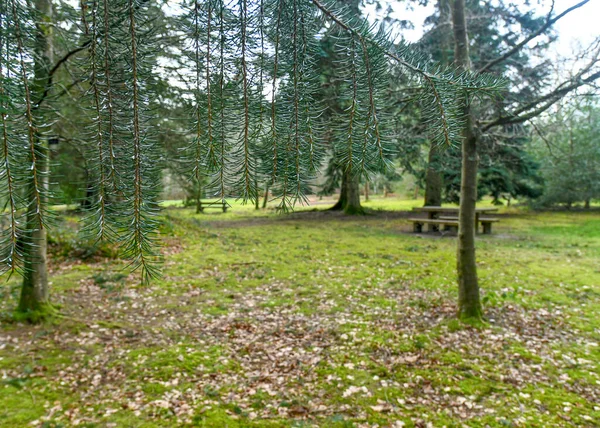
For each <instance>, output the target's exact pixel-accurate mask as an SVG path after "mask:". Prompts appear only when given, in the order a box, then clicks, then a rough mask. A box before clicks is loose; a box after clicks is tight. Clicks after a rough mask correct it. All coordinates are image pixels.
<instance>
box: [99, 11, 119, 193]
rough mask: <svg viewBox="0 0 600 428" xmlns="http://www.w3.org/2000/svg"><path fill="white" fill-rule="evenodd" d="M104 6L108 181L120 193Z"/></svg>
mask: <svg viewBox="0 0 600 428" xmlns="http://www.w3.org/2000/svg"><path fill="white" fill-rule="evenodd" d="M103 5H104V8H103V9H104V81H105V84H106V108H107V111H108V120H107V124H106V125H107V128H108V158H109V173H108V180H109V183H110V184H111V185H112V188H113V191H114V192H115V193H117V192H118V178H117V168H116V163H117V159H116V157H117V155H116V151H115V112H114V95H113V90H112V84H111V76H112V73H111V66H110V39H111V37H110V35H111V32H110V15H109V6H108V0H103Z"/></svg>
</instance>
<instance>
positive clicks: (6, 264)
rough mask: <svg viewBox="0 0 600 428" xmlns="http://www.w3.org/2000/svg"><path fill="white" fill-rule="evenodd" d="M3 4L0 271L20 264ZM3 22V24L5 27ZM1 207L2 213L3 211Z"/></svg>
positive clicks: (0, 31) (0, 37) (0, 15)
mask: <svg viewBox="0 0 600 428" xmlns="http://www.w3.org/2000/svg"><path fill="white" fill-rule="evenodd" d="M4 6H5V5H4V3H3V4H2V6H1V8H0V116H1V117H2V164H1V165H0V168H1V169H0V179H2V180H3V181H4V182H3V183H2V184H1V185H0V194H1V195H2V196H3V197H4V198H6V201H7V204H6V208H8V218H9V220H8V229H7V230H6V231H3V233H2V235H0V236H1V241H0V251H1V254H2V260H0V263H1V264H2V265H1V266H0V273H4V272H6V271H9V272H11V273H12V272H15V271H17V270H18V269H19V268H20V267H21V265H22V257H21V254H20V253H19V250H18V241H19V237H20V235H21V231H20V228H19V223H18V221H19V216H18V212H17V210H18V208H17V193H16V191H15V187H14V186H15V177H14V176H13V170H12V165H11V162H12V160H13V157H14V155H13V143H12V142H11V136H10V135H9V129H8V127H9V123H8V111H9V105H8V100H9V97H8V90H7V89H6V88H5V86H7V85H8V82H9V81H10V78H9V74H10V69H9V64H8V60H9V51H10V45H9V40H8V28H9V18H8V16H7V13H6V10H5V9H4ZM5 22H6V27H5V26H4V24H5ZM5 28H6V29H5ZM5 48H6V52H7V54H6V59H7V64H6V75H5V73H4V69H5V67H4V66H3V63H2V62H3V59H4V49H5ZM6 208H4V209H3V210H2V212H4V211H5V210H6Z"/></svg>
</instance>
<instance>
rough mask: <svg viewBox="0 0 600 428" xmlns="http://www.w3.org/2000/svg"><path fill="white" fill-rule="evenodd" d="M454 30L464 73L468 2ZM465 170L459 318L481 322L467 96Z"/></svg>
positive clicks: (456, 9)
mask: <svg viewBox="0 0 600 428" xmlns="http://www.w3.org/2000/svg"><path fill="white" fill-rule="evenodd" d="M452 27H453V30H454V58H455V61H456V65H457V66H458V67H460V68H462V69H463V70H468V69H469V68H470V59H469V42H468V38H467V24H466V20H465V0H454V4H453V8H452ZM464 97H465V99H464V115H465V117H466V123H465V128H464V130H463V137H464V141H463V144H462V170H461V184H460V213H459V220H458V223H459V226H458V249H457V270H458V272H457V273H458V316H459V318H461V319H476V320H478V319H481V316H482V309H481V301H480V298H479V283H478V279H477V264H476V258H475V227H476V224H475V205H476V203H477V163H478V156H477V135H476V134H475V132H474V129H473V118H472V115H471V112H470V108H469V102H468V100H467V95H466V94H465V95H464Z"/></svg>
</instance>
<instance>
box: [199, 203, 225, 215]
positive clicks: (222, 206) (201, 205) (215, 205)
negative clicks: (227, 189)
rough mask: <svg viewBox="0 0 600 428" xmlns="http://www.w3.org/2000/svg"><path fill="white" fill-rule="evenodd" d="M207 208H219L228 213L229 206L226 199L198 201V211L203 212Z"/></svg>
mask: <svg viewBox="0 0 600 428" xmlns="http://www.w3.org/2000/svg"><path fill="white" fill-rule="evenodd" d="M207 208H217V209H220V210H223V212H224V213H226V212H227V208H229V207H228V206H227V202H226V201H198V212H201V213H203V212H204V210H205V209H207Z"/></svg>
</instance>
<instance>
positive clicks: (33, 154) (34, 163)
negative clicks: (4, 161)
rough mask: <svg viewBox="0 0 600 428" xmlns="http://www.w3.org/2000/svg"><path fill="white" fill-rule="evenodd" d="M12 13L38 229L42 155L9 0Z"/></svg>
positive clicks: (41, 224) (15, 14)
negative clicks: (40, 160) (39, 158)
mask: <svg viewBox="0 0 600 428" xmlns="http://www.w3.org/2000/svg"><path fill="white" fill-rule="evenodd" d="M11 5H12V15H13V21H14V24H15V39H16V43H17V52H18V56H19V62H20V71H21V78H22V83H23V88H24V95H25V119H26V120H27V141H28V145H29V162H30V165H31V166H30V168H31V192H32V195H31V203H32V204H33V206H29V207H28V210H29V211H30V212H31V213H32V214H33V216H34V217H35V219H36V223H37V224H38V227H39V228H40V229H43V228H44V223H45V221H44V216H43V205H42V197H43V196H42V190H41V187H40V177H39V166H38V157H39V156H43V155H42V154H40V153H39V151H38V149H37V148H36V143H37V138H38V137H37V135H36V133H37V130H36V128H35V124H34V119H33V114H32V105H31V91H30V88H29V79H28V78H27V67H26V64H25V50H24V47H23V34H22V31H21V22H20V19H19V18H20V17H19V13H18V12H17V5H16V1H15V0H12V1H11Z"/></svg>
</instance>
